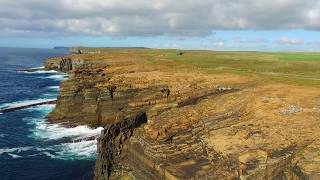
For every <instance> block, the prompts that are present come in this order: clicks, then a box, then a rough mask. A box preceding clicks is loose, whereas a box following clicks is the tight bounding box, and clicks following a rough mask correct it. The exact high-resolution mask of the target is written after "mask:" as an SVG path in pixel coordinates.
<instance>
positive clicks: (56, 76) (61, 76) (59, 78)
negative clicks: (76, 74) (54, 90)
mask: <svg viewBox="0 0 320 180" xmlns="http://www.w3.org/2000/svg"><path fill="white" fill-rule="evenodd" d="M41 78H49V79H53V80H56V81H64V80H66V79H68V75H67V74H54V75H50V76H46V77H41Z"/></svg>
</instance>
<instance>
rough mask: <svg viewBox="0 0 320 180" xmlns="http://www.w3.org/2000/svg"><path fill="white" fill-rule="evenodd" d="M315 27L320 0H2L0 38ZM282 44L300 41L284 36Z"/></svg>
mask: <svg viewBox="0 0 320 180" xmlns="http://www.w3.org/2000/svg"><path fill="white" fill-rule="evenodd" d="M296 29H303V30H312V31H320V0H308V1H302V0H259V1H256V0H241V1H240V0H228V1H225V0H201V1H199V0H184V1H174V0H28V1H26V0H1V1H0V36H5V37H8V36H12V37H19V36H44V37H48V36H70V35H84V36H111V37H131V36H137V37H140V36H143V37H145V36H162V35H164V36H174V37H204V36H206V35H210V34H212V32H213V31H216V30H296ZM279 43H283V44H302V43H303V42H302V41H301V40H298V39H288V38H283V39H281V40H279Z"/></svg>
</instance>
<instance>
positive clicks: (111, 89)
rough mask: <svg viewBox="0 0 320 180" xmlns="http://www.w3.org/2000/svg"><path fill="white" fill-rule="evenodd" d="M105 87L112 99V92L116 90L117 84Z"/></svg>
mask: <svg viewBox="0 0 320 180" xmlns="http://www.w3.org/2000/svg"><path fill="white" fill-rule="evenodd" d="M107 89H108V91H109V93H110V97H111V99H112V101H113V94H114V92H115V91H116V89H117V86H115V85H110V86H108V87H107Z"/></svg>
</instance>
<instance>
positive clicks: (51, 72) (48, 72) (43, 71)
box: [22, 70, 58, 74]
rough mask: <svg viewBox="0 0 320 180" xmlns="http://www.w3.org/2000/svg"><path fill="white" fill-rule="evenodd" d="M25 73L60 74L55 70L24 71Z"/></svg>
mask: <svg viewBox="0 0 320 180" xmlns="http://www.w3.org/2000/svg"><path fill="white" fill-rule="evenodd" d="M22 72H23V73H26V74H53V73H54V74H56V73H58V71H55V70H49V71H47V70H38V71H22Z"/></svg>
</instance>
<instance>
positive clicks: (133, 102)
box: [45, 49, 320, 180]
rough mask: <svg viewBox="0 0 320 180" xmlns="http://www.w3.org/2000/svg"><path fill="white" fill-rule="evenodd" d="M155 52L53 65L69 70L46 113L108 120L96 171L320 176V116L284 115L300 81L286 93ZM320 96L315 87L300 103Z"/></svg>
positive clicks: (70, 119)
mask: <svg viewBox="0 0 320 180" xmlns="http://www.w3.org/2000/svg"><path fill="white" fill-rule="evenodd" d="M73 51H75V50H73ZM151 51H152V50H140V51H139V50H124V49H121V50H117V51H110V52H108V53H104V52H100V51H99V54H94V53H93V54H90V53H88V54H73V55H69V56H66V57H58V58H51V59H48V60H47V61H46V63H45V68H46V69H47V70H57V71H61V72H67V73H68V74H69V77H70V78H69V79H68V80H66V81H64V82H62V84H61V88H60V89H61V90H60V95H59V97H58V100H57V105H56V108H55V110H54V111H53V112H51V113H50V114H49V115H48V117H47V118H48V120H49V121H50V122H63V123H65V124H69V125H89V126H91V127H99V126H102V127H104V130H103V131H102V133H101V136H100V138H99V139H98V157H97V161H96V166H95V177H94V179H97V180H98V179H119V178H129V179H312V178H313V179H317V178H320V174H319V173H320V168H319V167H320V161H318V160H317V158H318V157H320V152H319V150H317V147H319V144H320V141H318V140H316V139H317V138H318V137H320V136H319V134H318V133H317V131H316V129H314V128H317V125H318V118H317V117H318V116H317V115H318V114H317V113H316V112H315V111H314V112H309V113H307V112H306V113H305V112H304V111H303V110H301V112H297V113H296V114H290V115H287V114H281V113H279V108H285V107H286V105H288V106H289V104H290V103H293V102H294V101H296V100H294V101H292V99H290V98H291V96H292V95H293V96H294V94H300V92H301V91H302V90H301V89H299V88H296V89H291V95H290V97H286V92H283V90H282V89H281V88H283V87H281V85H274V86H272V85H270V86H261V85H252V84H250V80H248V79H245V78H243V77H241V76H236V75H230V74H227V75H205V74H201V73H198V72H193V71H188V72H182V71H176V70H175V67H176V66H184V65H183V64H174V63H173V62H170V61H165V63H163V61H150V60H149V59H148V58H149V55H148V54H151V53H152V52H151ZM159 54H161V53H156V55H152V57H157V58H159V56H160V55H159ZM146 56H147V58H146ZM160 59H161V56H160ZM172 67H173V68H172ZM172 69H174V70H172ZM318 95H319V93H318V91H317V90H311V91H309V93H308V96H302V97H301V99H299V102H300V104H301V105H302V106H303V104H304V101H310V99H312V98H314V97H317V96H318ZM280 97H281V98H280ZM281 100H282V101H283V102H282V101H281ZM310 102H311V101H310ZM305 106H307V105H305ZM301 109H302V108H301ZM301 118H307V119H308V121H307V122H304V123H303V122H301V121H299V120H300V119H301ZM296 119H297V121H296ZM318 165H319V166H318Z"/></svg>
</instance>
